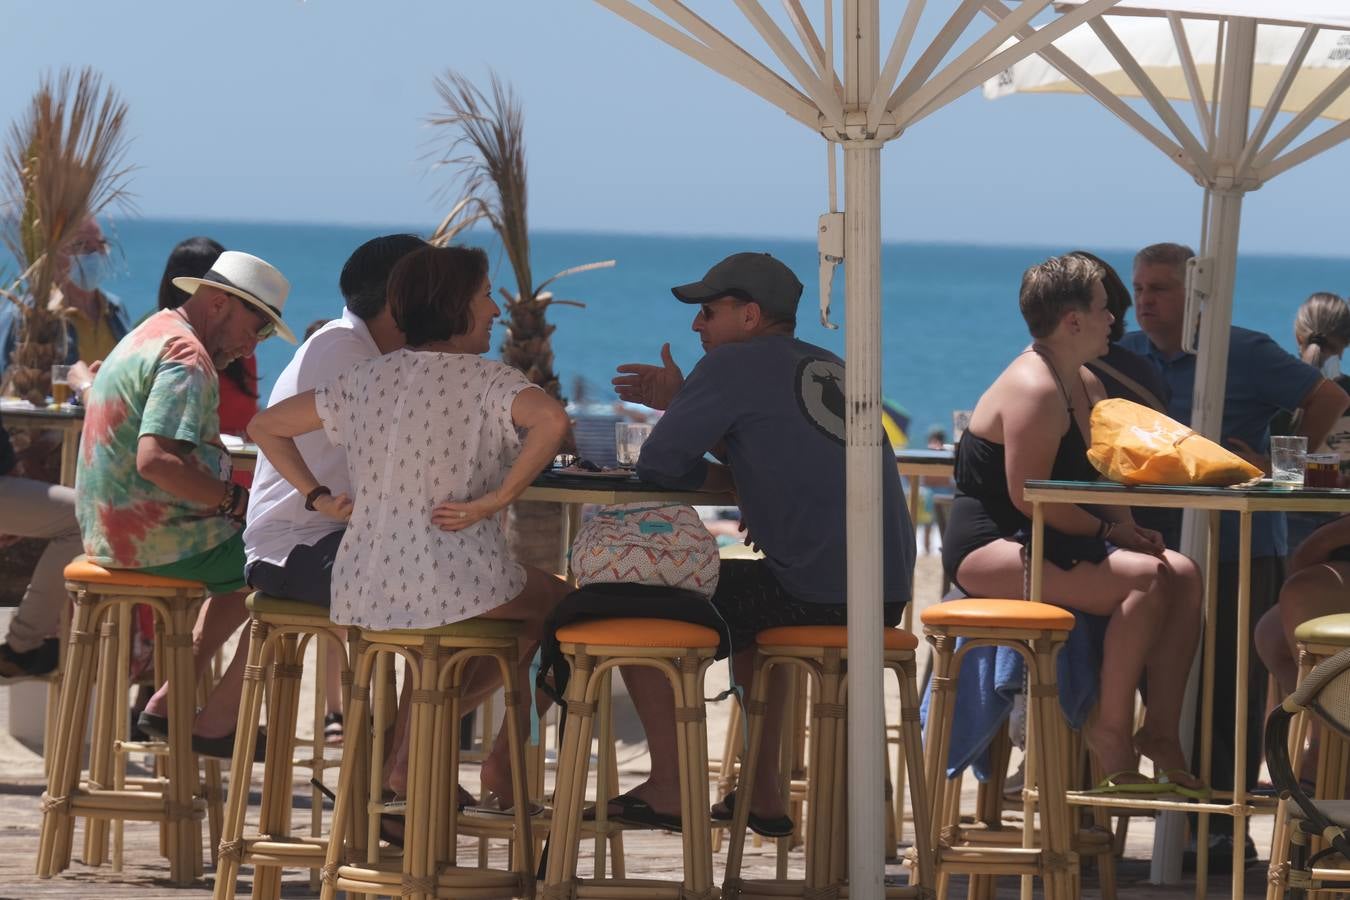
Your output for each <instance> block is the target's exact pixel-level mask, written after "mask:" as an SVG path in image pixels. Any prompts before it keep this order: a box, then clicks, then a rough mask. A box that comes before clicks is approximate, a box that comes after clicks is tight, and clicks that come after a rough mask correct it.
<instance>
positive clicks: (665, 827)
mask: <svg viewBox="0 0 1350 900" xmlns="http://www.w3.org/2000/svg"><path fill="white" fill-rule="evenodd" d="M609 802H610V803H612V804H615V805H617V806H618V807H619V811H618V812H617V813H610V814H609V816H608V819H609V821H611V822H618V823H619V824H620V825H627V826H629V827H630V828H651V829H658V830H662V831H672V832H674V833H675V834H679V833H680V829H681V828H682V827H683V824H682V823H681V821H680V817H679V816H678V815H674V816H672V815H668V814H666V813H659V812H657V811H656V810H654V809H652V806H651V804H650V803H648V802H647V801H646V800H643V799H642V798H641V797H634V796H633V795H632V794H620V795H619V796H617V797H615V798H613V799H611V800H610V801H609ZM581 818H582V819H583V820H584V821H594V820H595V809H594V808H591V809H588V810H586V811H585V812H583V813H582V814H581Z"/></svg>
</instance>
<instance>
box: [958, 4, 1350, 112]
mask: <svg viewBox="0 0 1350 900" xmlns="http://www.w3.org/2000/svg"><path fill="white" fill-rule="evenodd" d="M1106 22H1107V24H1108V25H1109V27H1110V28H1111V30H1112V31H1113V32H1114V33H1115V35H1116V36H1117V37H1118V38H1119V39H1120V42H1121V44H1123V45H1124V47H1125V48H1126V50H1128V51H1129V54H1130V56H1131V57H1132V58H1133V59H1134V60H1135V61H1137V62H1138V63H1139V66H1140V68H1142V69H1143V72H1144V74H1145V75H1147V76H1148V79H1149V81H1150V82H1152V84H1153V85H1154V86H1156V87H1157V89H1158V91H1159V92H1160V93H1161V94H1162V95H1163V96H1164V97H1166V98H1167V99H1168V100H1182V101H1186V102H1190V100H1191V89H1190V85H1189V83H1188V79H1187V71H1186V63H1185V61H1184V60H1183V57H1182V52H1181V50H1180V48H1179V47H1178V42H1177V41H1176V39H1175V35H1174V33H1173V31H1172V27H1171V23H1169V22H1167V21H1166V20H1164V19H1158V18H1140V17H1125V16H1114V15H1113V16H1108V17H1106ZM1347 22H1348V23H1350V17H1347ZM1181 24H1182V30H1183V33H1184V35H1185V46H1187V47H1189V48H1190V53H1191V56H1192V57H1193V58H1194V61H1195V74H1196V75H1197V76H1198V78H1197V83H1198V86H1199V88H1200V96H1201V97H1203V98H1204V101H1205V103H1207V104H1210V105H1212V104H1213V103H1214V94H1215V90H1214V88H1215V74H1216V73H1215V65H1214V60H1215V59H1216V58H1218V56H1219V45H1220V38H1221V37H1222V34H1221V31H1222V28H1221V25H1220V23H1219V22H1218V21H1217V20H1213V19H1185V20H1183V22H1182V23H1181ZM1345 27H1347V28H1350V24H1347V25H1346V26H1345ZM1303 33H1304V29H1302V28H1298V27H1295V26H1292V25H1270V26H1262V27H1261V28H1260V29H1258V31H1257V35H1256V47H1255V50H1254V52H1253V58H1252V96H1251V105H1252V106H1253V107H1255V108H1257V109H1265V108H1266V107H1268V106H1270V105H1271V99H1272V97H1273V96H1274V95H1275V93H1276V89H1277V88H1278V87H1279V84H1280V79H1281V77H1282V76H1283V75H1284V73H1285V70H1286V69H1287V67H1288V65H1289V61H1290V60H1291V59H1293V58H1294V54H1295V53H1296V52H1298V46H1299V42H1300V41H1301V40H1302V38H1303ZM1055 49H1056V50H1059V51H1060V52H1062V53H1064V54H1065V55H1066V56H1068V57H1069V59H1071V60H1073V61H1074V62H1075V63H1077V64H1078V66H1079V67H1081V68H1082V70H1083V71H1084V72H1086V73H1087V74H1089V75H1091V76H1092V77H1093V78H1094V79H1096V80H1097V81H1098V82H1099V83H1100V84H1101V85H1102V87H1104V88H1106V89H1107V90H1108V91H1110V92H1111V93H1112V94H1114V95H1115V96H1117V97H1137V98H1141V99H1142V98H1144V96H1145V94H1144V91H1143V90H1141V89H1140V87H1139V85H1138V84H1136V83H1135V81H1134V80H1133V79H1132V78H1131V77H1130V75H1129V74H1128V73H1127V72H1126V71H1125V70H1124V69H1123V68H1122V67H1121V63H1120V60H1118V59H1117V58H1116V57H1115V56H1114V55H1113V54H1112V53H1111V51H1110V49H1108V47H1107V45H1106V44H1105V43H1103V42H1102V39H1101V38H1099V37H1098V36H1097V34H1096V33H1095V32H1094V31H1093V30H1092V29H1091V28H1086V27H1083V28H1075V29H1074V30H1073V31H1071V32H1069V33H1068V34H1066V35H1065V36H1064V37H1062V38H1060V39H1059V40H1058V41H1056V42H1055ZM1347 67H1350V35H1347V34H1345V33H1344V32H1341V31H1321V32H1319V33H1318V34H1316V35H1315V36H1314V37H1313V40H1312V43H1311V44H1310V45H1309V47H1308V51H1307V54H1306V55H1305V57H1304V59H1303V64H1302V65H1301V66H1300V67H1299V71H1298V77H1297V78H1296V79H1295V80H1294V82H1293V84H1292V85H1290V88H1289V90H1288V91H1287V92H1284V93H1283V94H1282V95H1281V96H1280V97H1279V98H1278V106H1277V108H1278V109H1279V110H1280V112H1285V113H1292V114H1298V113H1301V112H1303V111H1304V110H1305V109H1308V108H1309V107H1311V106H1312V104H1313V101H1315V100H1316V99H1317V98H1318V97H1319V96H1320V95H1321V94H1322V93H1323V92H1324V91H1325V90H1326V89H1327V88H1328V87H1330V86H1331V84H1332V82H1333V81H1335V80H1336V79H1337V78H1338V77H1340V75H1341V74H1342V73H1343V72H1344V71H1345V70H1346V68H1347ZM1027 93H1079V94H1081V93H1083V90H1082V88H1080V87H1079V86H1078V85H1076V84H1074V82H1073V81H1071V80H1070V79H1069V77H1068V76H1067V75H1065V74H1064V73H1063V72H1061V71H1060V70H1059V69H1057V68H1055V66H1054V65H1052V64H1051V63H1050V62H1049V61H1047V60H1046V59H1045V58H1044V57H1041V56H1034V57H1031V58H1029V59H1024V60H1023V61H1022V62H1020V63H1018V64H1017V65H1016V66H1012V67H1010V68H1008V69H1005V70H1003V72H1001V73H999V75H998V77H996V78H991V79H989V80H988V81H986V82H985V83H984V96H985V97H987V98H989V99H991V100H993V99H996V98H999V97H1006V96H1008V95H1009V94H1027ZM1316 115H1318V116H1320V117H1321V118H1324V119H1332V120H1335V121H1342V120H1344V119H1350V94H1340V95H1339V96H1334V97H1333V99H1332V100H1331V102H1330V103H1329V104H1327V105H1326V107H1325V108H1322V109H1318V110H1316Z"/></svg>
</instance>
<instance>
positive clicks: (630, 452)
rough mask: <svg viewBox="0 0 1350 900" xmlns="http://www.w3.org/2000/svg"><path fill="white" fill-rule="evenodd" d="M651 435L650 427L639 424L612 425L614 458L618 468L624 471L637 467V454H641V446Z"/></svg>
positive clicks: (623, 423) (622, 423)
mask: <svg viewBox="0 0 1350 900" xmlns="http://www.w3.org/2000/svg"><path fill="white" fill-rule="evenodd" d="M651 433H652V426H650V425H645V424H643V423H641V422H618V423H615V425H614V457H615V459H617V460H618V461H619V466H620V467H622V468H625V469H631V468H633V467H634V466H636V465H637V461H638V454H639V453H641V452H642V444H643V442H644V441H646V440H647V435H649V434H651Z"/></svg>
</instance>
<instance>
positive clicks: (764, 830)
mask: <svg viewBox="0 0 1350 900" xmlns="http://www.w3.org/2000/svg"><path fill="white" fill-rule="evenodd" d="M718 805H719V806H721V807H722V808H723V809H725V811H726V812H725V814H723V813H722V811H721V810H718V809H717V807H713V814H712V817H713V821H714V822H729V821H731V820H732V819H733V818H735V816H736V792H735V791H731V792H730V793H728V794H727V795H726V796H725V797H723V798H722V802H721V803H720V804H718ZM746 825H748V826H749V827H750V830H751V831H753V832H754V833H755V834H757V835H759V836H760V837H766V838H785V837H787V836H788V835H790V834H792V832H794V831H796V830H797V826H796V825H795V824H794V823H793V821H792V820H791V819H790V818H788V817H787V816H776V817H774V818H772V819H769V818H765V817H764V816H757V815H755V812H754V810H751V811H750V817H749V819H747V820H746Z"/></svg>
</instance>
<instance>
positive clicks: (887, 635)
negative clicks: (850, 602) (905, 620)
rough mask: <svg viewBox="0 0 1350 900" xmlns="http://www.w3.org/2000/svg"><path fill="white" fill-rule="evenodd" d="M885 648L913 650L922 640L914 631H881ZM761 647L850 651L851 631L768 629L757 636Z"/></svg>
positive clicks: (800, 627) (831, 627)
mask: <svg viewBox="0 0 1350 900" xmlns="http://www.w3.org/2000/svg"><path fill="white" fill-rule="evenodd" d="M881 641H882V647H883V648H884V649H886V650H914V649H916V648H917V647H918V646H919V638H918V636H917V635H915V634H914V633H912V632H909V631H904V630H902V629H899V628H887V629H884V630H883V631H882V632H881ZM755 643H756V644H758V645H759V646H761V647H824V648H829V649H832V650H843V649H847V648H848V629H847V628H845V627H844V626H843V625H785V626H782V627H779V628H766V629H765V630H763V631H761V632H759V633H758V634H756V635H755Z"/></svg>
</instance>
